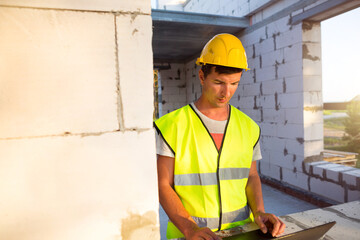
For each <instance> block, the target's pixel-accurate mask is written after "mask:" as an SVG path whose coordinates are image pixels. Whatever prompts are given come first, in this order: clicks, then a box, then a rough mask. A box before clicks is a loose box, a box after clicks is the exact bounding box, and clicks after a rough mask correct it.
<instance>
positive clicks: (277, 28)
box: [267, 16, 291, 37]
mask: <svg viewBox="0 0 360 240" xmlns="http://www.w3.org/2000/svg"><path fill="white" fill-rule="evenodd" d="M289 21H290V17H289V16H286V17H283V18H280V19H278V20H276V21H274V22H271V23H270V24H268V25H267V33H268V36H269V37H272V36H273V35H277V34H279V33H281V32H287V31H289V30H290V26H291V25H289Z"/></svg>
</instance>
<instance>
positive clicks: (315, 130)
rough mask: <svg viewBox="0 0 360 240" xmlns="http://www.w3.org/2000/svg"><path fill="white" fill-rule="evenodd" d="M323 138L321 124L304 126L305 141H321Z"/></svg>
mask: <svg viewBox="0 0 360 240" xmlns="http://www.w3.org/2000/svg"><path fill="white" fill-rule="evenodd" d="M323 138H324V126H323V123H314V124H311V125H306V126H305V129H304V139H305V140H322V139H323Z"/></svg>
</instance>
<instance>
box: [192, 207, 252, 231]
mask: <svg viewBox="0 0 360 240" xmlns="http://www.w3.org/2000/svg"><path fill="white" fill-rule="evenodd" d="M249 216H250V209H249V207H248V206H245V207H244V208H241V209H239V210H236V211H233V212H227V213H223V215H222V218H223V221H222V223H223V224H227V223H234V222H239V221H243V220H245V219H247V218H248V217H249ZM192 218H193V219H194V221H195V222H196V223H197V225H199V227H208V228H210V229H216V228H217V227H218V226H219V218H200V217H192Z"/></svg>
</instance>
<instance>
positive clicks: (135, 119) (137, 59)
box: [116, 14, 154, 129]
mask: <svg viewBox="0 0 360 240" xmlns="http://www.w3.org/2000/svg"><path fill="white" fill-rule="evenodd" d="M116 24H117V48H118V52H117V53H118V64H119V65H118V68H119V78H120V79H119V81H120V93H121V101H122V107H123V112H122V117H123V121H124V128H126V129H129V128H151V127H152V120H153V119H152V113H153V109H154V106H153V100H152V99H153V68H152V64H149V63H152V47H151V37H152V27H151V24H152V20H151V16H144V15H138V16H132V15H129V14H127V15H119V16H117V17H116ZM124 46H126V47H124Z"/></svg>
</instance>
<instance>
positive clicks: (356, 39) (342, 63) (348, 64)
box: [151, 0, 360, 102]
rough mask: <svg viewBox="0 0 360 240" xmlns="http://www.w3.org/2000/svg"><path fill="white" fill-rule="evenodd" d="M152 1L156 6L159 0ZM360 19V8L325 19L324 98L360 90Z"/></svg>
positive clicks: (339, 99)
mask: <svg viewBox="0 0 360 240" xmlns="http://www.w3.org/2000/svg"><path fill="white" fill-rule="evenodd" d="M180 1H183V0H168V2H171V3H178V2H180ZM151 3H152V7H155V6H156V0H151ZM359 23H360V8H357V9H354V10H351V11H348V12H346V13H343V14H341V15H338V16H336V17H333V18H330V19H328V20H325V21H322V22H321V51H322V86H323V102H345V101H350V100H351V99H353V98H354V97H355V96H356V95H358V94H360V71H359V70H360V27H359V26H358V24H359ZM358 69H359V70H358Z"/></svg>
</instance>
